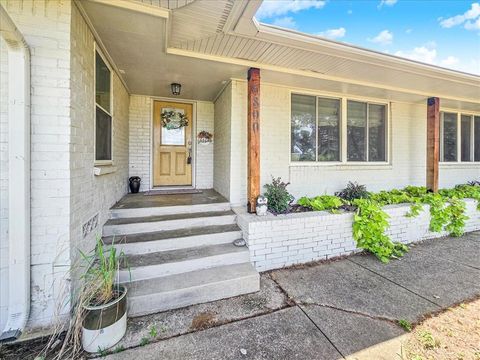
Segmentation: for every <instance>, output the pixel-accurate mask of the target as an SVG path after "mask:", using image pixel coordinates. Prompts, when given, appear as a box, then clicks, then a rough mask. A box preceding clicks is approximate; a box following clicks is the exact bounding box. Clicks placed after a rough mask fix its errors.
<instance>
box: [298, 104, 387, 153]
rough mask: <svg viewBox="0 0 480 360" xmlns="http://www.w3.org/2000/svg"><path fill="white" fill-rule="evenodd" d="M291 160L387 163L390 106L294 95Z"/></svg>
mask: <svg viewBox="0 0 480 360" xmlns="http://www.w3.org/2000/svg"><path fill="white" fill-rule="evenodd" d="M343 107H346V109H344V111H342V108H343ZM342 114H343V116H342ZM343 117H345V119H343ZM342 134H344V135H343V136H342ZM342 148H343V151H342ZM291 160H292V161H294V162H305V161H307V162H315V161H316V162H386V161H387V106H386V105H384V104H373V103H366V102H359V101H351V100H347V99H335V98H325V97H316V96H310V95H301V94H292V98H291Z"/></svg>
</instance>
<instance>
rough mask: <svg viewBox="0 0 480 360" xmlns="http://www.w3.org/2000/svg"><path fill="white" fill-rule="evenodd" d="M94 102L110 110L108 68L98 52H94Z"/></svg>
mask: <svg viewBox="0 0 480 360" xmlns="http://www.w3.org/2000/svg"><path fill="white" fill-rule="evenodd" d="M95 102H96V103H97V105H100V106H101V107H102V108H103V109H104V110H105V111H107V112H110V69H109V68H108V66H107V64H105V62H104V61H103V59H102V57H101V56H100V54H99V53H98V52H97V53H95Z"/></svg>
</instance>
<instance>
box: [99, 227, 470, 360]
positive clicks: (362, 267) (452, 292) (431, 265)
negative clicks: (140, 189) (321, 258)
mask: <svg viewBox="0 0 480 360" xmlns="http://www.w3.org/2000/svg"><path fill="white" fill-rule="evenodd" d="M479 279H480V233H478V232H477V233H471V234H467V235H465V236H463V237H461V238H441V239H435V240H429V241H426V242H424V243H422V244H418V245H416V246H413V247H412V248H411V250H410V252H409V253H408V254H406V255H405V257H404V258H402V259H401V260H395V261H391V262H390V263H389V264H382V263H381V262H380V261H378V260H377V259H375V258H374V257H372V256H370V255H356V256H352V257H349V258H346V259H342V260H338V261H332V262H329V263H323V264H315V265H308V266H304V267H299V268H290V269H283V270H277V271H273V272H270V273H266V274H262V290H261V292H260V293H257V294H252V295H246V296H241V297H237V298H233V299H227V300H221V301H217V302H213V303H209V304H203V305H196V306H191V307H189V308H185V309H179V310H175V311H169V312H166V313H161V314H156V315H153V316H149V317H145V318H136V319H132V320H130V321H129V331H128V334H127V336H126V338H125V339H124V340H122V343H121V344H120V347H119V348H118V350H121V349H122V347H123V348H128V347H132V346H137V347H135V348H132V349H128V350H126V351H121V352H118V353H116V354H113V355H110V356H108V357H107V359H109V360H123V359H142V360H149V359H329V360H330V359H342V358H349V359H401V356H400V352H401V342H402V339H404V337H405V334H406V333H405V331H404V330H403V329H402V328H401V327H400V326H398V325H397V321H398V320H408V321H409V322H412V323H415V322H418V321H420V320H421V319H422V318H423V317H424V316H426V315H428V314H431V313H434V312H438V311H440V310H442V309H444V308H447V307H450V306H452V305H454V304H457V303H459V302H463V301H466V300H469V299H473V298H475V297H478V296H480V280H479ZM202 316H203V317H202ZM153 327H155V329H156V330H157V327H158V328H159V329H160V330H158V333H157V331H155V332H153V331H152V330H151V329H152V328H153ZM132 329H133V330H132ZM149 329H150V332H149ZM202 329H203V330H202ZM142 334H143V335H142ZM146 334H147V335H146ZM148 334H150V338H147V336H148ZM139 336H142V338H141V339H140V341H139ZM145 339H146V340H145ZM149 342H151V343H149ZM147 343H149V344H147ZM141 345H144V346H141Z"/></svg>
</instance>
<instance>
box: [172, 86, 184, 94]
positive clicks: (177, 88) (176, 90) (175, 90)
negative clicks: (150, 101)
mask: <svg viewBox="0 0 480 360" xmlns="http://www.w3.org/2000/svg"><path fill="white" fill-rule="evenodd" d="M170 87H171V89H172V94H173V95H180V90H181V89H182V85H180V84H177V83H172V84H171V85H170Z"/></svg>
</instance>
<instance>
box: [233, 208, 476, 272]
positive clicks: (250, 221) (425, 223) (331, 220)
mask: <svg viewBox="0 0 480 360" xmlns="http://www.w3.org/2000/svg"><path fill="white" fill-rule="evenodd" d="M465 202H466V214H467V216H468V217H469V219H468V220H467V221H466V224H465V231H466V232H470V231H476V230H480V211H478V210H477V202H476V201H475V200H471V199H466V200H465ZM409 210H410V206H409V205H393V206H387V207H385V211H386V212H387V214H388V215H389V216H390V219H389V223H390V227H389V229H388V230H387V234H388V235H389V236H390V238H391V239H392V240H393V241H396V242H402V243H404V244H408V243H414V242H418V241H421V240H425V239H429V238H435V237H440V236H444V235H446V233H444V232H442V233H433V232H431V231H429V224H430V213H429V207H428V206H424V210H423V211H422V212H421V213H420V214H419V216H417V217H412V218H408V217H405V214H406V213H407V212H408V211H409ZM235 211H236V212H237V214H238V217H237V222H238V225H239V226H240V228H241V229H242V231H243V237H244V239H245V240H246V242H247V245H248V248H249V250H250V260H251V261H252V263H253V264H254V265H255V267H256V269H257V270H258V271H266V270H271V269H278V268H281V267H284V266H290V265H294V264H302V263H307V262H309V261H317V260H326V259H329V258H332V257H338V256H342V255H349V254H352V253H354V252H357V251H360V250H359V249H357V247H356V245H355V240H354V239H353V234H352V224H353V213H343V214H331V213H329V212H325V211H319V212H308V213H297V214H288V215H278V216H274V215H271V214H269V215H267V216H266V217H258V216H256V215H251V214H247V213H246V212H245V210H244V209H243V208H236V209H235Z"/></svg>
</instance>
